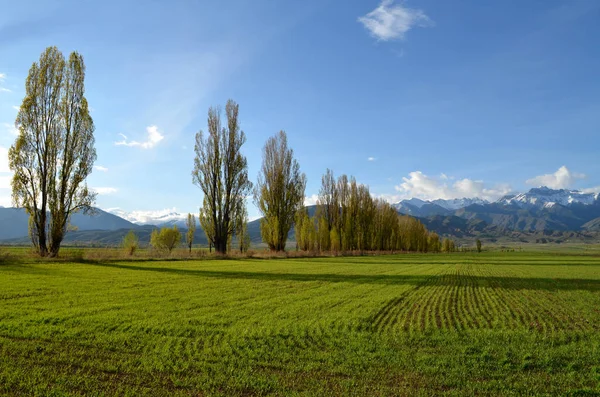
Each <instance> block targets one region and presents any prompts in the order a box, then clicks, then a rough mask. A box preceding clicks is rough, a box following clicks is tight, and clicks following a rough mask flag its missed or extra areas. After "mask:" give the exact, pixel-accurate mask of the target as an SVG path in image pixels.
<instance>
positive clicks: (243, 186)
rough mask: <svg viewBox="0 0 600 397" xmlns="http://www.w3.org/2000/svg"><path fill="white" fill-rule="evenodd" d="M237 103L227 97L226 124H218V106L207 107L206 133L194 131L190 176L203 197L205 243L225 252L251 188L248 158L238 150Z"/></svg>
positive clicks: (240, 138) (240, 133) (242, 137)
mask: <svg viewBox="0 0 600 397" xmlns="http://www.w3.org/2000/svg"><path fill="white" fill-rule="evenodd" d="M238 112H239V105H238V104H237V103H235V102H234V101H232V100H229V101H227V105H226V106H225V113H226V116H227V125H226V127H221V111H220V109H219V108H212V107H211V108H210V109H209V110H208V134H207V135H206V137H205V136H204V133H203V132H202V131H200V132H198V133H197V134H196V144H195V147H194V151H195V153H196V157H195V158H194V170H193V171H192V180H193V182H194V184H196V185H197V186H198V187H200V189H202V192H203V193H204V198H203V202H202V208H201V209H200V216H199V221H200V225H201V226H202V229H203V230H204V232H205V233H206V238H207V239H208V241H209V244H211V245H214V247H215V250H216V251H217V252H219V253H222V254H224V253H226V252H227V249H228V245H229V244H228V243H229V242H230V241H231V236H232V235H233V234H234V232H235V230H236V226H237V225H236V222H237V220H238V219H239V211H240V210H241V208H242V207H241V206H242V205H245V204H244V200H245V198H246V196H247V195H248V194H249V193H250V191H251V190H252V182H250V181H249V180H248V162H247V160H246V157H245V156H244V155H242V153H241V147H242V146H243V145H244V143H245V142H246V135H245V134H244V132H243V131H241V130H240V125H239V119H238Z"/></svg>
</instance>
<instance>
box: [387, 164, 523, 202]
mask: <svg viewBox="0 0 600 397" xmlns="http://www.w3.org/2000/svg"><path fill="white" fill-rule="evenodd" d="M449 179H450V178H449V177H448V176H447V175H446V174H441V175H440V177H439V178H435V177H430V176H427V175H425V174H424V173H422V172H421V171H414V172H411V173H409V174H408V177H404V178H402V180H403V182H402V183H401V184H400V185H398V186H396V187H395V189H396V191H397V192H398V193H399V194H398V195H390V198H391V199H392V200H397V201H399V200H400V199H403V198H412V197H417V198H421V199H425V200H435V199H439V198H441V199H453V198H463V197H466V198H472V197H479V198H481V199H485V200H489V201H494V200H497V199H499V198H500V197H502V196H504V195H506V194H509V193H510V192H511V191H512V189H511V187H510V186H509V185H508V184H499V185H496V186H493V187H487V186H486V184H485V183H484V182H483V181H479V180H473V179H469V178H463V179H458V180H456V181H455V182H454V183H451V184H449V183H448V180H449Z"/></svg>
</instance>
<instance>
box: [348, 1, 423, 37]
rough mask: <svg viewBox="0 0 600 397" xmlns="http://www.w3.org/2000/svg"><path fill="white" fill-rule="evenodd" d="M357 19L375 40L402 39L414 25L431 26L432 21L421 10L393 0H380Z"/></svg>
mask: <svg viewBox="0 0 600 397" xmlns="http://www.w3.org/2000/svg"><path fill="white" fill-rule="evenodd" d="M358 21H359V22H360V23H362V24H363V25H364V27H365V28H366V29H367V30H368V31H369V32H370V33H371V35H372V36H373V37H375V38H376V39H377V40H381V41H388V40H394V39H403V38H404V35H405V34H406V32H408V31H409V30H410V29H412V28H413V27H415V26H418V27H426V26H431V25H432V24H433V22H432V21H431V19H429V17H428V16H427V15H425V13H424V12H423V11H422V10H417V9H413V8H408V7H405V6H403V5H402V4H394V0H382V2H381V4H379V7H377V8H376V9H374V10H373V11H371V12H370V13H368V14H367V15H365V16H362V17H360V18H358Z"/></svg>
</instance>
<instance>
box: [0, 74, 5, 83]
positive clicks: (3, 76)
mask: <svg viewBox="0 0 600 397" xmlns="http://www.w3.org/2000/svg"><path fill="white" fill-rule="evenodd" d="M5 78H6V74H5V73H0V81H2V80H4V79H5Z"/></svg>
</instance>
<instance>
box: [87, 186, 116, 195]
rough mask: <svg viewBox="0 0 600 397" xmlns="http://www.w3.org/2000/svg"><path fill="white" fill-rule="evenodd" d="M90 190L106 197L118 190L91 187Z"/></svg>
mask: <svg viewBox="0 0 600 397" xmlns="http://www.w3.org/2000/svg"><path fill="white" fill-rule="evenodd" d="M91 190H92V191H94V192H96V193H97V194H99V195H101V196H106V195H108V194H114V193H116V192H117V191H118V189H117V188H114V187H93V188H91Z"/></svg>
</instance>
